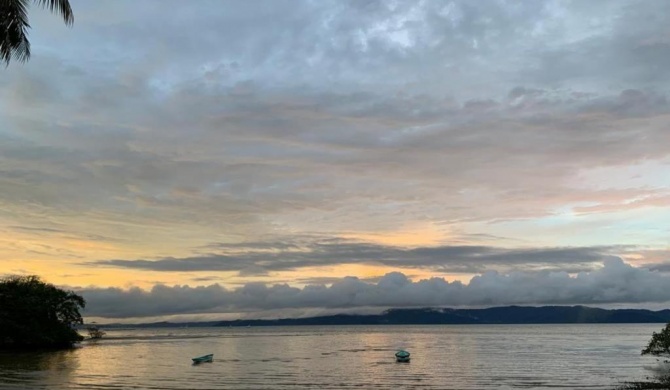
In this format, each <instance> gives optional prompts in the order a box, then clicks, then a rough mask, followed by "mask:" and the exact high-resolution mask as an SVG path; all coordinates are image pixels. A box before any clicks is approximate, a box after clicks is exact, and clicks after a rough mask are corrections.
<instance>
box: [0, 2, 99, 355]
mask: <svg viewBox="0 0 670 390" xmlns="http://www.w3.org/2000/svg"><path fill="white" fill-rule="evenodd" d="M0 1H1V0H0ZM85 305H86V302H85V301H84V298H82V297H81V296H79V295H77V294H75V293H74V292H72V291H65V290H62V289H60V288H58V287H56V286H54V285H53V284H49V283H45V282H43V281H41V280H40V278H39V277H37V276H10V277H8V278H5V279H2V280H0V349H2V348H43V347H49V348H53V347H70V346H72V344H73V343H75V342H77V341H80V340H82V339H83V337H82V336H81V335H80V334H79V333H77V331H76V330H75V329H74V326H75V325H78V324H82V323H83V321H82V318H81V314H80V313H79V309H81V308H83V307H84V306H85Z"/></svg>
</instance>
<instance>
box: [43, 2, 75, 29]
mask: <svg viewBox="0 0 670 390" xmlns="http://www.w3.org/2000/svg"><path fill="white" fill-rule="evenodd" d="M35 2H36V3H37V4H39V5H41V6H43V7H45V8H48V9H49V11H51V12H57V13H59V14H61V16H62V17H63V20H64V21H65V24H67V25H71V24H72V23H74V14H73V13H72V7H70V2H69V1H68V0H35Z"/></svg>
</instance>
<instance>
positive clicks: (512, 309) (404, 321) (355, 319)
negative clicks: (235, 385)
mask: <svg viewBox="0 0 670 390" xmlns="http://www.w3.org/2000/svg"><path fill="white" fill-rule="evenodd" d="M666 322H670V310H661V311H651V310H641V309H617V310H607V309H597V308H592V307H586V306H542V307H529V306H505V307H492V308H488V309H436V308H422V309H390V310H387V311H385V312H383V313H381V314H372V315H358V314H336V315H330V316H321V317H308V318H283V319H276V320H235V321H221V322H218V323H216V326H290V325H434V324H606V323H615V324H623V323H666Z"/></svg>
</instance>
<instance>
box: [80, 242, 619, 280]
mask: <svg viewBox="0 0 670 390" xmlns="http://www.w3.org/2000/svg"><path fill="white" fill-rule="evenodd" d="M249 246H253V244H249ZM287 247H288V248H293V247H295V248H296V249H293V250H291V249H289V250H285V249H284V250H273V251H266V250H262V251H253V250H251V251H247V252H238V253H230V254H210V255H203V256H194V257H188V258H163V259H156V260H100V261H96V262H91V263H82V265H86V266H94V267H119V268H128V269H139V270H151V271H165V272H175V271H182V272H184V271H238V272H239V273H240V275H263V274H267V273H268V272H269V271H283V270H295V269H299V268H304V267H315V266H331V265H337V264H357V263H365V264H383V265H387V266H394V267H404V268H432V269H435V270H440V271H443V272H466V273H474V272H482V271H484V270H489V269H496V268H502V269H509V267H514V266H518V265H525V266H527V267H539V268H547V267H549V268H551V267H564V266H566V265H571V266H572V267H575V266H577V265H580V266H582V267H588V265H589V264H592V263H595V262H600V261H602V260H603V259H609V258H616V257H615V256H614V255H613V254H612V253H611V252H613V250H614V249H615V248H614V247H592V248H589V247H586V248H534V249H507V248H496V247H487V246H440V247H424V248H412V249H406V248H398V247H392V246H384V245H377V244H369V243H361V242H352V241H346V240H325V241H317V242H312V243H307V244H303V245H298V244H293V245H287ZM260 248H261V249H265V248H267V246H266V245H265V244H264V243H261V247H260ZM246 249H247V250H249V248H246ZM581 269H583V268H581Z"/></svg>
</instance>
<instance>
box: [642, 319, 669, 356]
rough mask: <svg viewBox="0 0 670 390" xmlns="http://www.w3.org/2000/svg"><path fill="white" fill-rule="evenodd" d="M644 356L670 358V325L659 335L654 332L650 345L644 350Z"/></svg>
mask: <svg viewBox="0 0 670 390" xmlns="http://www.w3.org/2000/svg"><path fill="white" fill-rule="evenodd" d="M642 354H643V355H654V356H664V357H670V324H667V325H666V326H665V328H664V329H663V330H661V331H660V332H659V333H656V332H654V334H653V335H652V336H651V340H649V344H648V345H647V347H646V348H645V349H643V350H642Z"/></svg>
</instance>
